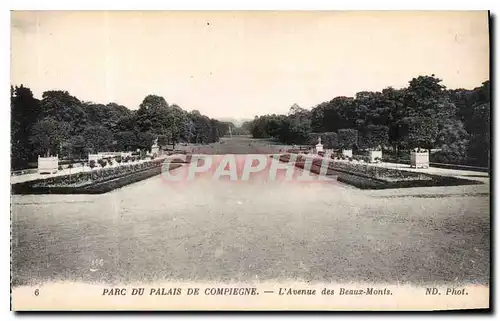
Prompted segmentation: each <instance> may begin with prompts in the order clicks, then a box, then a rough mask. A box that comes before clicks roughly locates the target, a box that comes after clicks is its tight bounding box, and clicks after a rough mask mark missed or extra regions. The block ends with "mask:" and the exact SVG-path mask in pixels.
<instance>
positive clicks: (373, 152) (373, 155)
mask: <svg viewBox="0 0 500 321" xmlns="http://www.w3.org/2000/svg"><path fill="white" fill-rule="evenodd" d="M369 156H370V163H375V162H376V160H375V159H376V158H380V160H382V151H381V150H371V151H370V152H369Z"/></svg>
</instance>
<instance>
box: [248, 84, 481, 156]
mask: <svg viewBox="0 0 500 321" xmlns="http://www.w3.org/2000/svg"><path fill="white" fill-rule="evenodd" d="M249 127H250V130H249V131H250V133H251V134H252V135H253V137H256V138H273V139H275V140H278V141H280V142H282V143H286V144H316V142H317V138H318V136H321V135H318V133H332V132H333V133H338V136H336V137H335V139H334V141H335V144H333V145H332V144H330V145H331V146H334V145H335V146H336V147H333V148H342V147H345V148H347V147H348V146H351V147H353V148H362V149H374V148H384V149H386V150H387V149H390V150H392V151H396V152H397V151H399V150H409V149H413V148H424V149H438V150H439V152H437V153H435V157H436V158H437V160H439V161H440V162H450V163H467V164H473V165H482V166H487V165H488V162H489V157H490V156H489V155H490V152H489V151H490V82H489V81H486V82H484V83H483V84H482V86H481V87H477V88H474V89H472V90H466V89H456V90H447V89H446V88H445V87H444V86H443V85H442V84H441V79H439V78H437V77H435V76H434V75H430V76H419V77H416V78H413V79H412V80H411V81H410V82H409V85H408V87H405V88H402V89H394V88H392V87H389V88H386V89H383V90H382V91H380V92H367V91H364V92H359V93H357V94H356V96H355V97H343V96H341V97H335V98H333V99H332V100H330V101H327V102H323V103H320V104H319V105H317V106H315V107H314V108H312V109H311V110H307V109H303V108H300V107H299V106H297V105H294V106H292V108H291V109H290V112H289V114H288V115H276V114H273V115H264V116H260V117H255V119H254V120H253V121H252V122H251V124H250V126H249ZM346 129H349V131H346ZM346 135H347V136H346ZM354 136H357V138H354ZM353 139H356V142H353V141H352V140H353ZM322 140H323V141H325V140H324V139H323V137H322ZM344 145H345V146H344Z"/></svg>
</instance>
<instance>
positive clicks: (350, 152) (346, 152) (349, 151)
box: [342, 149, 352, 157]
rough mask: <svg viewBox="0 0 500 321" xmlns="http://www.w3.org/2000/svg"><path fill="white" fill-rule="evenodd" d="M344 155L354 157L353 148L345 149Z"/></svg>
mask: <svg viewBox="0 0 500 321" xmlns="http://www.w3.org/2000/svg"><path fill="white" fill-rule="evenodd" d="M342 155H344V156H347V157H352V149H343V150H342Z"/></svg>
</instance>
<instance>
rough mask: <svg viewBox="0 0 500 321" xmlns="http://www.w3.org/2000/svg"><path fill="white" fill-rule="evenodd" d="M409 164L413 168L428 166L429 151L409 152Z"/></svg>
mask: <svg viewBox="0 0 500 321" xmlns="http://www.w3.org/2000/svg"><path fill="white" fill-rule="evenodd" d="M410 160H411V162H410V166H411V167H415V168H429V152H428V151H425V152H422V151H420V152H417V151H412V152H411V159H410Z"/></svg>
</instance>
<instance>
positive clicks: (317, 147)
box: [316, 137, 323, 153]
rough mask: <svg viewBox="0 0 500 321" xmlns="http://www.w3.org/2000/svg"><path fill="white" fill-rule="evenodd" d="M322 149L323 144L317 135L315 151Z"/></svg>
mask: <svg viewBox="0 0 500 321" xmlns="http://www.w3.org/2000/svg"><path fill="white" fill-rule="evenodd" d="M322 151H323V144H321V137H318V144H317V145H316V153H318V152H322Z"/></svg>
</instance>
